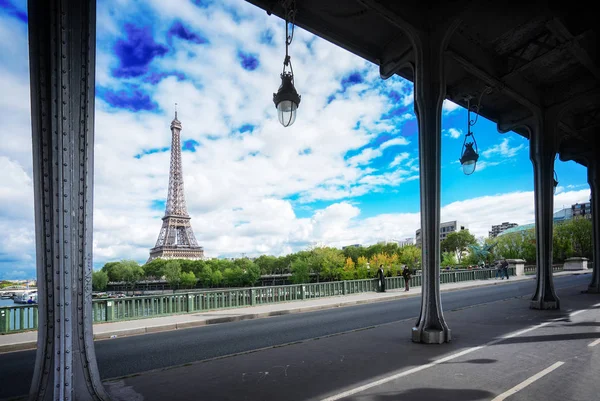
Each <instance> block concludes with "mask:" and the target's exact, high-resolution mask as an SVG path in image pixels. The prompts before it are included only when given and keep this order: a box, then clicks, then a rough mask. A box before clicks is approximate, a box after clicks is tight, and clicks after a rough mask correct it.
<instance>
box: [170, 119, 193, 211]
mask: <svg viewBox="0 0 600 401" xmlns="http://www.w3.org/2000/svg"><path fill="white" fill-rule="evenodd" d="M181 130H182V127H181V121H179V120H178V119H177V111H175V119H173V121H171V170H170V174H169V194H168V196H167V207H166V210H165V217H166V216H181V217H189V215H188V212H187V206H186V204H185V195H184V192H183V169H182V167H181Z"/></svg>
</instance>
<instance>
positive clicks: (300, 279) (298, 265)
mask: <svg viewBox="0 0 600 401" xmlns="http://www.w3.org/2000/svg"><path fill="white" fill-rule="evenodd" d="M291 281H292V283H294V284H300V283H309V282H310V267H309V264H308V261H307V260H306V259H296V260H294V261H293V262H292V277H291Z"/></svg>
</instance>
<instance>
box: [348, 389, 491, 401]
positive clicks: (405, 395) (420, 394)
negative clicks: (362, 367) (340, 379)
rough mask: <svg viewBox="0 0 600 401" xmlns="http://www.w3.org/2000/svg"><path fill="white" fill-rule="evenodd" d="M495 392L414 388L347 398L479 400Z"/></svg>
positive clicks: (362, 400) (373, 400) (359, 400)
mask: <svg viewBox="0 0 600 401" xmlns="http://www.w3.org/2000/svg"><path fill="white" fill-rule="evenodd" d="M493 397H494V394H493V393H491V392H489V391H485V390H474V389H444V388H428V387H426V388H414V389H410V390H406V391H402V392H400V393H386V394H375V395H365V396H355V397H349V398H346V400H349V401H350V400H351V401H366V400H369V401H399V400H402V401H425V400H426V401H478V400H490V399H492V398H493Z"/></svg>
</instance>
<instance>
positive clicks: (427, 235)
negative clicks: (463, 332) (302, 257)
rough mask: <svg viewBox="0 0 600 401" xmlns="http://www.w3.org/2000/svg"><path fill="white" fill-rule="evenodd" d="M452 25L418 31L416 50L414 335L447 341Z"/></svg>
mask: <svg viewBox="0 0 600 401" xmlns="http://www.w3.org/2000/svg"><path fill="white" fill-rule="evenodd" d="M453 31H454V27H453V28H452V29H450V28H448V27H446V28H445V29H444V30H440V31H437V32H421V33H418V34H414V35H413V41H414V42H413V43H414V51H415V89H414V94H415V112H416V114H417V119H418V123H419V168H420V185H421V236H422V242H421V244H422V245H421V246H422V248H421V252H422V258H423V264H422V273H421V274H422V280H423V282H422V290H421V312H420V315H419V318H418V319H417V322H416V324H415V327H413V329H412V340H413V341H414V342H420V343H427V344H429V343H432V344H441V343H444V342H449V341H450V339H451V335H450V329H449V328H448V325H447V324H446V322H445V320H444V315H443V312H442V303H441V299H440V271H439V265H440V190H441V187H440V182H441V155H442V103H443V101H444V98H445V96H446V82H445V76H444V56H443V51H444V49H445V47H446V42H447V39H448V37H449V36H450V35H451V33H452V32H453Z"/></svg>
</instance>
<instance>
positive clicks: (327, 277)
mask: <svg viewBox="0 0 600 401" xmlns="http://www.w3.org/2000/svg"><path fill="white" fill-rule="evenodd" d="M535 249H536V248H535V231H534V229H529V230H524V231H520V232H514V233H510V234H504V235H501V236H498V237H496V238H480V239H476V238H475V236H474V235H473V234H471V233H470V232H469V230H462V231H458V232H454V233H450V234H448V236H447V237H446V239H445V240H444V241H442V242H441V250H442V254H441V259H440V265H441V267H443V268H446V267H450V268H464V267H469V266H476V265H486V264H492V263H493V262H494V261H495V260H497V259H500V258H507V259H524V260H526V262H527V263H535V257H536V256H535ZM572 256H583V257H587V258H591V256H592V223H591V221H589V220H586V219H574V220H569V221H566V222H561V223H557V224H555V225H554V233H553V257H554V261H555V262H559V263H560V262H563V261H564V260H565V259H567V258H569V257H572ZM380 265H383V266H384V272H385V274H386V275H387V276H395V275H399V274H400V272H401V269H402V267H403V266H408V267H409V268H411V269H413V270H414V269H418V268H419V267H420V265H421V249H420V248H418V247H417V246H414V245H408V246H403V247H400V246H399V245H398V244H397V243H388V244H374V245H370V246H349V247H345V248H344V249H337V248H332V247H315V248H311V249H307V250H302V251H299V252H296V253H292V254H289V255H285V256H271V255H261V256H259V257H258V258H256V259H254V260H251V259H249V258H239V259H234V260H230V259H208V260H186V259H175V260H164V259H154V260H152V261H151V262H149V263H146V264H144V265H140V264H139V263H137V262H136V261H134V260H121V261H115V262H108V263H106V264H105V265H104V266H103V267H102V269H101V270H100V271H97V272H94V273H93V276H92V287H93V289H94V290H96V291H103V290H104V289H106V287H107V284H108V283H109V282H121V283H126V285H127V286H128V287H129V288H131V289H133V288H134V287H135V285H136V283H138V282H139V281H141V280H161V279H164V280H166V281H167V282H168V283H169V285H170V286H171V288H196V287H199V288H217V287H246V286H253V285H255V284H256V283H257V282H258V280H259V278H260V277H261V276H264V275H277V274H291V277H290V281H291V282H292V283H308V282H311V281H317V282H318V281H339V280H356V279H366V278H373V277H375V274H376V271H377V269H378V267H379V266H380Z"/></svg>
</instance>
